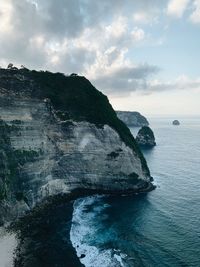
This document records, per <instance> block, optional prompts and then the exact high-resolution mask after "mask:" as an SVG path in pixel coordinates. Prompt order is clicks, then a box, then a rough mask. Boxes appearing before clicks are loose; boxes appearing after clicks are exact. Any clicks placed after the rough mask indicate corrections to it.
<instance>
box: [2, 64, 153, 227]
mask: <svg viewBox="0 0 200 267" xmlns="http://www.w3.org/2000/svg"><path fill="white" fill-rule="evenodd" d="M0 116H1V120H0V164H1V168H0V220H1V221H0V223H1V224H3V223H4V222H6V221H10V220H13V219H15V218H17V217H18V216H21V215H22V214H23V213H24V212H26V211H27V210H30V209H32V208H33V207H34V206H35V205H36V204H37V203H41V202H42V201H43V200H45V199H47V198H48V197H50V196H55V195H59V194H70V193H72V192H74V191H78V190H80V189H81V190H85V191H86V192H87V190H95V192H96V191H101V192H115V193H122V192H139V191H145V190H149V189H151V188H153V187H152V185H151V183H150V180H151V177H150V172H149V169H148V167H147V164H146V161H145V159H144V157H143V155H142V153H141V152H140V149H139V148H138V146H137V144H136V142H135V140H134V138H133V136H132V134H131V133H130V131H129V129H128V128H127V127H126V126H125V124H124V123H123V122H121V121H120V120H119V119H118V118H117V116H116V113H115V111H114V110H113V108H112V106H111V105H110V103H109V101H108V99H107V97H106V96H105V95H103V94H102V93H101V92H99V91H98V90H97V89H95V88H94V87H93V86H92V84H91V83H90V82H89V81H88V80H87V79H86V78H84V77H80V76H65V75H63V74H61V73H50V72H43V71H41V72H37V71H30V70H27V69H20V70H17V69H0Z"/></svg>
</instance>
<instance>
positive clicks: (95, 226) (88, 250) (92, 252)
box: [70, 196, 127, 267]
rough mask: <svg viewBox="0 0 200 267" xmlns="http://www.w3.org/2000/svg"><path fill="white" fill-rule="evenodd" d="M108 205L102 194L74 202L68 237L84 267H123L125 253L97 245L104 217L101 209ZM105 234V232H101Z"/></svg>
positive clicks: (99, 241)
mask: <svg viewBox="0 0 200 267" xmlns="http://www.w3.org/2000/svg"><path fill="white" fill-rule="evenodd" d="M108 207H109V205H108V204H105V203H104V202H103V197H102V196H92V197H86V198H81V199H78V200H76V201H75V202H74V210H73V217H72V226H71V230H70V239H71V242H72V245H73V247H74V248H75V250H76V253H77V256H78V257H79V258H80V261H81V263H82V264H84V265H85V266H86V267H97V266H104V267H125V266H127V265H126V264H125V262H124V258H125V257H126V255H125V254H123V253H121V252H120V250H118V249H113V248H106V249H104V248H102V247H99V246H98V245H99V243H101V240H99V238H101V237H100V236H101V235H99V233H100V232H101V231H105V229H102V228H101V227H102V225H101V223H100V222H101V220H105V219H106V215H105V213H103V211H104V210H105V209H106V208H108ZM103 236H105V234H103Z"/></svg>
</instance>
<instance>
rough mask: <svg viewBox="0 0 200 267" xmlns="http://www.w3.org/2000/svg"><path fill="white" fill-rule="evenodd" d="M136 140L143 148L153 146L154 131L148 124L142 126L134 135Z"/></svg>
mask: <svg viewBox="0 0 200 267" xmlns="http://www.w3.org/2000/svg"><path fill="white" fill-rule="evenodd" d="M136 142H137V143H138V145H140V146H142V147H144V148H151V147H154V146H155V145H156V142H155V136H154V133H153V131H152V130H151V128H150V127H148V126H143V127H142V128H141V129H140V130H139V132H138V134H137V136H136Z"/></svg>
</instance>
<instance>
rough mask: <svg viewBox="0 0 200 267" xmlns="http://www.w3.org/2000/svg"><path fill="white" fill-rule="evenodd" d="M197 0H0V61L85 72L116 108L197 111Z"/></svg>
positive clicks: (148, 112)
mask: <svg viewBox="0 0 200 267" xmlns="http://www.w3.org/2000/svg"><path fill="white" fill-rule="evenodd" d="M199 49H200V0H101V1H100V0H0V66H2V67H5V66H7V65H8V63H9V62H12V63H14V64H15V65H16V66H20V65H21V64H23V65H25V66H26V67H28V68H30V69H38V70H40V69H48V70H51V71H56V72H57V71H59V72H64V73H66V74H70V73H72V72H75V73H78V74H80V75H85V76H86V77H87V78H88V79H90V81H92V83H93V84H94V85H95V86H96V87H97V88H98V89H99V90H101V91H102V92H104V93H105V94H107V95H108V96H109V99H110V102H111V103H112V105H113V106H114V108H116V109H121V110H137V111H140V112H142V113H143V114H145V115H160V114H161V115H172V114H177V115H200V105H199V104H200V52H199Z"/></svg>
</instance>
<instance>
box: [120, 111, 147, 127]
mask: <svg viewBox="0 0 200 267" xmlns="http://www.w3.org/2000/svg"><path fill="white" fill-rule="evenodd" d="M116 113H117V116H118V118H119V119H120V120H122V121H123V122H124V123H125V124H126V125H127V126H129V127H142V126H148V125H149V122H148V120H147V119H146V118H145V117H144V116H142V115H141V114H140V113H139V112H136V111H116Z"/></svg>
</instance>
